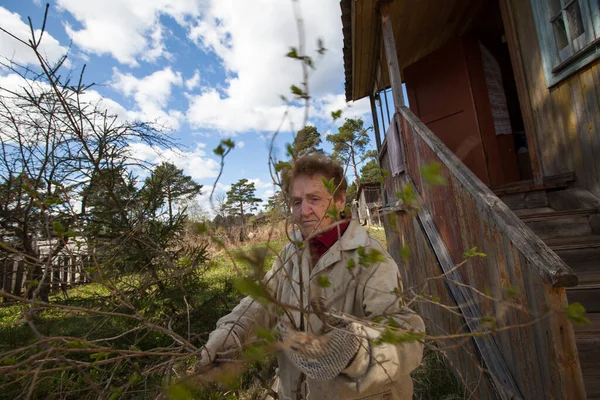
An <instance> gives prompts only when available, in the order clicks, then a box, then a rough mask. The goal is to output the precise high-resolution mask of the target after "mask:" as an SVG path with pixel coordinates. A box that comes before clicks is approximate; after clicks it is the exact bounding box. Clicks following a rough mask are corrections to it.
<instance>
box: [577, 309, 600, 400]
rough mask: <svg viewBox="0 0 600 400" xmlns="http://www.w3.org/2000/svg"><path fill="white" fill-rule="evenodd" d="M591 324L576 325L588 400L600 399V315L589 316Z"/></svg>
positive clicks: (592, 314) (580, 360)
mask: <svg viewBox="0 0 600 400" xmlns="http://www.w3.org/2000/svg"><path fill="white" fill-rule="evenodd" d="M587 318H588V319H589V320H590V322H591V323H590V324H585V325H574V328H575V340H576V341H577V350H578V352H579V362H580V363H581V372H582V373H583V381H584V383H585V390H586V392H587V398H588V399H600V362H599V360H600V313H590V314H588V315H587Z"/></svg>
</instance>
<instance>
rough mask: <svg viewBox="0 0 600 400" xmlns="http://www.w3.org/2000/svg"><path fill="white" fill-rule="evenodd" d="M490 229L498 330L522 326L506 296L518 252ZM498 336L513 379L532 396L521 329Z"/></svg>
mask: <svg viewBox="0 0 600 400" xmlns="http://www.w3.org/2000/svg"><path fill="white" fill-rule="evenodd" d="M491 230H492V236H493V238H494V241H493V247H494V252H495V255H494V258H493V261H495V266H494V265H488V271H489V276H490V281H491V282H496V284H495V285H492V288H493V289H492V292H493V295H494V298H495V299H496V300H495V301H494V306H495V312H496V318H497V319H498V327H499V328H500V326H502V327H514V326H517V325H519V322H520V321H519V318H518V315H517V311H516V310H515V308H514V306H515V301H514V298H512V297H511V296H509V295H507V293H508V291H509V288H512V287H513V284H514V282H513V280H512V279H511V278H512V276H513V275H514V271H513V268H515V267H517V268H518V266H515V265H514V264H512V263H511V258H512V255H513V253H515V252H517V253H518V250H517V249H516V248H514V247H513V246H512V244H510V245H509V246H508V247H507V246H505V245H506V244H509V242H507V240H506V236H505V235H502V234H501V232H500V231H498V229H497V227H495V226H492V227H491ZM486 258H488V257H486ZM499 336H502V337H503V340H502V343H503V347H502V350H503V352H504V353H505V354H507V355H508V356H509V357H510V360H511V361H510V362H509V363H508V366H509V368H510V372H511V374H512V376H513V377H514V378H515V380H516V381H517V382H518V385H519V389H520V390H521V392H522V393H531V392H532V389H531V388H530V386H531V381H530V379H528V378H527V374H528V373H529V372H530V370H529V369H528V368H527V367H526V366H525V364H526V362H525V359H526V358H528V357H529V355H530V350H531V347H530V346H529V345H527V344H525V342H524V341H523V338H522V337H521V331H520V330H519V329H516V328H512V329H508V330H507V331H504V332H501V333H499Z"/></svg>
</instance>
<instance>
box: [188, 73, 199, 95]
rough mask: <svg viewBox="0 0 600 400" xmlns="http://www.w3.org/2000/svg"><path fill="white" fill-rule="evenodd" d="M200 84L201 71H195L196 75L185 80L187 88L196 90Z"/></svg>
mask: <svg viewBox="0 0 600 400" xmlns="http://www.w3.org/2000/svg"><path fill="white" fill-rule="evenodd" d="M198 86H200V71H198V70H196V71H194V76H192V77H191V78H190V79H188V80H186V81H185V87H186V89H187V90H194V89H195V88H197V87H198Z"/></svg>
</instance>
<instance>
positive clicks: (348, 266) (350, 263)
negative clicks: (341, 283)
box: [346, 258, 356, 271]
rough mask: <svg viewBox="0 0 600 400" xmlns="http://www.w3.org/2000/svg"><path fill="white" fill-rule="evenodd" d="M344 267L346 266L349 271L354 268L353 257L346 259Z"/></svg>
mask: <svg viewBox="0 0 600 400" xmlns="http://www.w3.org/2000/svg"><path fill="white" fill-rule="evenodd" d="M346 268H348V270H349V271H352V270H353V269H354V268H356V261H354V258H350V259H349V260H348V263H347V264H346Z"/></svg>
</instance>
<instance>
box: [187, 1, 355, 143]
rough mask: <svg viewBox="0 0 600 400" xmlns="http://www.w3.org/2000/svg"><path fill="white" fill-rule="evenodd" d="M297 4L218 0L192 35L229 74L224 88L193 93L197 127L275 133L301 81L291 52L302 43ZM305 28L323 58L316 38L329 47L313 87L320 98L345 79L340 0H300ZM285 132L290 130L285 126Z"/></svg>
mask: <svg viewBox="0 0 600 400" xmlns="http://www.w3.org/2000/svg"><path fill="white" fill-rule="evenodd" d="M293 4H294V3H293V2H286V1H277V2H273V1H269V0H255V1H222V0H213V1H211V2H210V5H209V7H208V9H207V11H206V13H205V14H204V15H203V18H202V19H198V20H197V22H196V24H195V25H194V26H193V27H192V28H191V29H190V32H189V37H190V38H191V39H192V40H194V41H196V42H197V43H198V44H199V45H200V46H201V47H203V48H204V49H205V50H210V51H213V52H214V53H215V54H216V55H217V56H218V57H219V58H220V59H221V60H222V62H223V67H224V68H225V70H226V71H228V72H229V74H230V76H231V77H230V78H229V79H228V80H227V82H226V84H227V87H226V89H225V90H224V92H223V93H220V92H218V91H217V90H214V89H211V90H205V91H204V92H203V93H202V94H199V95H197V96H192V97H191V98H190V107H189V109H188V112H187V116H188V119H189V121H190V123H191V124H192V125H194V126H197V127H204V128H213V129H218V130H222V131H226V132H235V131H247V130H257V131H260V130H265V131H275V130H276V129H277V128H278V127H279V126H280V122H281V118H282V116H283V114H284V112H285V109H286V107H285V106H284V105H282V102H281V100H280V98H279V95H281V94H283V95H286V96H289V92H290V85H292V84H296V85H300V81H301V80H302V73H301V67H300V63H299V61H297V60H292V59H290V58H286V57H285V54H286V53H287V52H288V51H289V48H290V46H296V47H298V44H297V43H298V36H297V29H296V28H297V26H296V21H295V19H294V13H293ZM299 4H300V7H301V15H302V18H303V23H304V28H305V32H306V35H305V38H304V39H305V46H306V49H307V51H306V54H309V55H311V56H314V57H315V60H317V54H316V47H317V38H319V37H321V38H323V40H324V43H325V46H326V47H327V49H328V51H327V52H326V53H325V55H324V57H323V58H322V59H320V60H318V61H317V69H316V71H314V73H313V72H311V74H312V76H311V79H310V88H309V92H310V94H311V95H312V96H315V97H316V98H318V97H320V96H322V95H326V94H331V93H337V92H339V90H340V86H341V85H340V83H341V80H342V78H343V69H342V33H341V24H340V23H336V22H339V21H340V8H339V4H338V3H337V2H335V1H331V2H330V1H327V2H323V1H322V0H303V1H300V2H299ZM303 116H304V110H303V109H302V107H293V108H292V109H291V110H290V118H291V120H292V121H294V126H295V129H299V127H300V125H301V122H302V120H303ZM283 128H284V129H285V130H288V129H290V126H289V124H284V125H283Z"/></svg>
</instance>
